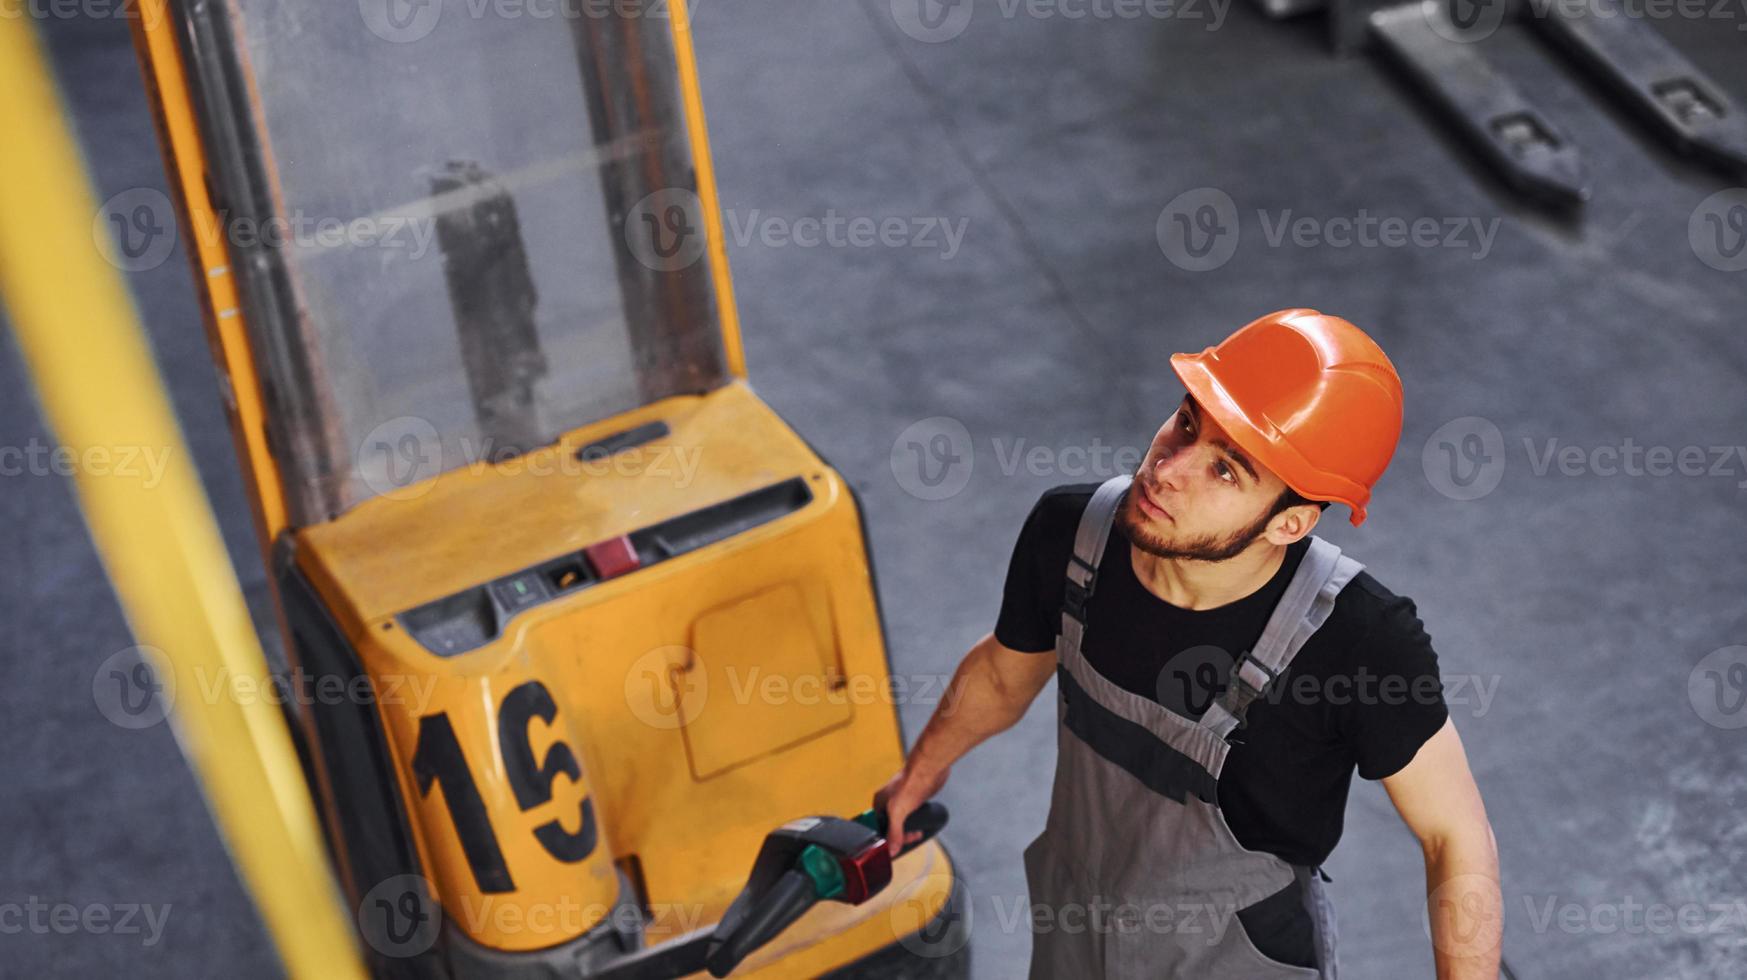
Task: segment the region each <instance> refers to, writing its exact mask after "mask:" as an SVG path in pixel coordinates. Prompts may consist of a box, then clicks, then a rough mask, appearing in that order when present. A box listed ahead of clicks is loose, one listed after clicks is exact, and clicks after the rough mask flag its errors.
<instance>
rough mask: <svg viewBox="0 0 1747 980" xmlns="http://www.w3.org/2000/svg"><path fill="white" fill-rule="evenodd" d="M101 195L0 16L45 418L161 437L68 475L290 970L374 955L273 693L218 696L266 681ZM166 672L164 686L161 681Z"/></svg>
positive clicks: (49, 92)
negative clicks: (362, 947) (112, 254)
mask: <svg viewBox="0 0 1747 980" xmlns="http://www.w3.org/2000/svg"><path fill="white" fill-rule="evenodd" d="M96 213H97V205H96V202H95V201H94V200H93V199H92V195H91V191H90V188H89V186H88V185H87V183H86V178H85V171H84V162H83V160H82V159H81V157H80V154H79V151H78V148H77V146H76V145H75V144H74V142H73V138H72V136H71V135H70V133H69V132H68V129H67V127H66V125H65V123H64V121H63V118H62V109H61V103H60V98H59V95H58V93H57V92H56V90H55V87H54V84H53V81H52V79H51V76H50V74H49V70H48V65H47V63H46V61H45V59H44V57H43V53H42V50H41V48H40V46H39V42H38V39H37V38H36V36H35V31H34V29H33V26H32V24H31V23H30V21H29V19H27V18H22V17H0V298H3V300H4V303H5V306H6V309H7V312H8V314H9V316H10V318H11V321H12V326H13V329H14V330H15V331H16V332H17V335H18V342H19V346H20V347H21V348H22V350H23V352H24V356H25V360H26V362H27V363H28V365H29V368H30V373H31V376H32V377H33V379H34V380H35V383H36V389H37V395H38V397H39V399H40V401H41V404H42V408H43V412H44V415H45V417H46V418H47V420H48V422H49V425H50V426H51V427H52V428H53V429H54V432H55V435H56V437H57V439H58V440H59V441H60V443H61V444H62V445H63V446H65V447H67V448H68V449H70V450H72V452H73V453H74V454H75V455H74V458H77V459H82V458H86V456H85V453H86V451H87V450H89V449H92V448H97V449H107V448H111V447H138V448H141V449H150V450H152V451H154V452H158V453H161V454H167V457H166V458H167V465H165V466H164V467H163V469H162V471H161V472H158V473H156V474H154V473H151V472H149V471H150V468H149V467H134V468H125V469H126V470H127V471H130V472H131V475H124V468H121V467H116V468H114V469H115V471H116V472H115V473H113V474H106V475H103V476H95V475H92V474H90V473H85V472H80V473H79V475H78V476H76V477H75V487H76V489H77V492H78V496H79V503H80V506H81V508H82V509H83V510H84V513H85V520H86V522H87V523H88V524H89V525H90V528H91V537H92V539H93V540H94V541H95V542H96V545H97V550H98V553H99V554H100V555H101V557H102V559H103V564H104V567H105V569H106V570H107V571H108V573H109V578H110V580H111V582H113V583H114V586H115V591H116V594H117V596H118V597H119V598H120V600H121V605H122V609H123V610H124V611H125V613H126V615H127V620H128V624H129V626H130V627H131V628H132V630H133V633H134V635H135V636H136V637H137V638H138V640H139V642H140V643H141V644H143V645H147V646H152V647H157V648H159V649H161V650H162V651H164V653H165V654H166V657H167V662H168V665H169V669H170V670H171V671H172V673H173V675H174V679H175V684H174V688H173V689H174V690H176V691H178V692H179V696H178V697H177V698H176V700H175V703H174V708H173V711H172V713H171V718H172V722H173V724H174V725H175V730H176V735H177V738H178V739H179V740H180V742H181V745H182V748H183V751H184V752H185V753H186V754H187V756H188V760H189V762H190V764H191V765H192V766H193V768H194V771H195V773H196V774H197V775H198V776H199V777H200V782H201V785H202V786H203V787H204V789H205V792H206V798H207V802H208V804H209V806H210V807H211V810H212V813H213V816H214V818H215V819H216V820H217V822H218V827H219V831H220V833H221V834H222V835H223V837H224V840H225V843H226V845H227V846H228V847H229V849H230V853H231V857H232V859H233V860H234V861H235V862H236V866H237V870H238V872H239V873H240V874H241V876H242V879H243V882H244V883H245V884H246V885H247V887H248V889H249V892H250V894H251V895H252V896H253V897H254V900H255V905H256V907H257V908H258V909H259V910H260V912H261V916H262V918H263V919H264V920H265V921H266V924H267V929H268V931H269V933H270V934H271V935H272V937H273V941H274V943H275V944H276V946H277V948H278V951H279V958H280V961H281V962H282V963H284V965H285V968H286V970H287V972H289V973H290V974H291V975H292V976H293V977H296V978H306V977H307V978H312V980H334V978H341V980H348V978H354V977H356V978H361V977H363V976H364V968H363V965H362V963H361V961H360V959H359V956H358V951H357V946H356V944H355V942H354V940H353V935H354V933H353V929H352V925H351V921H350V916H349V915H348V914H347V910H346V909H345V908H344V905H343V903H342V901H341V899H340V893H339V891H338V889H336V888H335V886H334V882H333V879H332V877H331V876H330V874H329V871H328V862H327V854H326V849H325V846H324V844H323V840H322V836H321V830H320V827H319V825H318V824H317V822H316V815H315V810H314V807H313V805H312V803H311V801H310V796H309V789H308V787H307V785H305V783H304V781H303V775H302V770H301V769H300V767H299V765H298V761H297V756H296V753H295V751H294V749H293V747H292V744H291V739H290V735H289V733H288V732H287V730H286V727H285V723H284V720H283V718H282V717H281V716H280V714H279V709H278V707H277V706H276V705H275V704H273V703H272V702H271V701H270V700H269V699H267V698H261V697H256V698H247V699H244V698H237V697H230V696H226V695H219V696H216V697H212V696H208V694H207V692H209V691H212V690H220V691H226V692H228V691H230V690H233V689H234V688H232V687H231V685H229V684H227V683H220V682H221V681H224V680H226V679H230V678H249V679H252V680H254V681H255V682H256V683H257V685H258V686H257V687H256V688H254V689H255V690H262V689H263V688H262V687H260V686H259V685H261V684H264V682H265V681H266V675H267V667H266V660H265V658H264V657H263V656H262V654H261V647H260V642H259V640H258V638H257V637H256V636H255V632H254V628H253V626H252V624H251V623H250V620H249V614H248V610H247V608H246V606H245V605H244V602H243V596H242V592H241V590H240V589H239V588H238V586H237V580H236V573H235V571H234V570H233V569H232V568H231V566H230V560H229V557H228V556H227V555H226V554H225V550H224V545H223V542H222V541H221V540H220V538H219V533H218V527H217V524H216V523H215V521H214V519H213V516H212V511H211V509H210V507H209V506H208V504H207V501H206V495H205V491H204V490H203V489H202V488H201V485H200V481H199V478H198V477H197V476H196V474H195V470H194V465H193V461H192V460H191V459H190V458H189V454H188V450H187V447H186V445H185V444H184V443H183V441H182V435H181V431H180V430H179V428H178V427H177V424H176V418H175V414H174V412H173V410H172V409H171V407H170V403H169V399H168V398H167V397H166V395H165V392H164V387H163V383H162V381H161V379H160V378H159V376H158V373H157V367H156V364H155V363H154V362H153V360H152V355H151V351H150V350H149V348H148V346H147V344H146V340H145V337H144V336H143V334H142V332H141V330H140V327H139V324H138V322H137V318H136V317H135V314H134V309H133V304H132V300H131V298H130V297H129V295H128V293H127V289H126V286H125V285H124V284H123V282H122V281H121V278H120V276H119V274H118V272H117V270H115V269H114V268H112V267H110V266H109V265H107V264H106V263H105V261H104V259H103V258H102V256H101V255H100V254H99V252H98V251H97V248H96V244H95V241H94V239H93V227H92V226H93V220H94V217H95V215H96ZM166 686H167V687H168V685H166Z"/></svg>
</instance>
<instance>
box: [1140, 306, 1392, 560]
mask: <svg viewBox="0 0 1747 980" xmlns="http://www.w3.org/2000/svg"><path fill="white" fill-rule="evenodd" d="M1171 367H1172V368H1174V369H1175V370H1176V372H1177V376H1178V377H1179V378H1182V379H1183V386H1184V387H1186V388H1188V389H1189V394H1190V395H1192V396H1194V398H1195V401H1196V402H1197V403H1198V404H1200V406H1201V408H1202V410H1203V411H1205V412H1207V413H1208V414H1209V415H1211V416H1213V418H1214V420H1215V421H1217V422H1218V423H1219V424H1220V425H1221V426H1222V427H1223V428H1224V429H1225V431H1226V432H1228V433H1230V434H1231V438H1232V440H1233V441H1234V442H1236V443H1237V444H1238V446H1239V447H1240V448H1242V449H1243V450H1244V451H1245V452H1248V453H1249V454H1250V455H1251V456H1253V457H1255V459H1256V460H1258V461H1259V462H1261V463H1262V465H1264V466H1266V467H1267V468H1268V469H1270V470H1273V471H1274V472H1275V473H1276V474H1278V475H1279V477H1280V479H1282V480H1285V481H1286V485H1287V486H1289V487H1291V488H1292V489H1294V490H1296V491H1298V492H1299V493H1300V494H1302V495H1303V496H1305V497H1307V498H1309V499H1311V500H1333V501H1336V502H1338V503H1343V504H1346V505H1347V507H1348V508H1350V509H1351V510H1352V512H1353V524H1354V525H1355V526H1356V525H1359V524H1363V523H1364V522H1365V507H1366V505H1367V504H1369V503H1370V502H1371V487H1372V486H1373V485H1374V484H1376V482H1377V478H1378V477H1380V476H1382V475H1383V471H1384V470H1385V469H1387V468H1388V466H1389V459H1390V457H1392V456H1394V455H1395V444H1396V442H1397V441H1398V440H1400V438H1401V376H1400V375H1398V374H1396V373H1395V365H1393V364H1391V363H1389V357H1388V356H1387V355H1385V354H1384V353H1383V348H1381V347H1378V346H1377V342H1376V341H1374V340H1372V339H1371V338H1370V337H1367V336H1366V335H1365V332H1364V331H1363V330H1360V329H1359V328H1358V327H1355V326H1353V325H1352V324H1351V323H1348V322H1347V321H1346V320H1343V319H1341V318H1340V317H1338V316H1327V315H1325V314H1322V313H1318V312H1317V311H1315V310H1306V309H1294V310H1281V311H1279V312H1277V313H1270V314H1268V315H1267V316H1264V317H1261V318H1260V319H1258V320H1255V321H1254V322H1252V323H1249V324H1247V325H1245V326H1244V327H1243V328H1242V329H1241V330H1239V331H1238V332H1237V333H1234V334H1232V335H1231V336H1230V337H1227V338H1225V340H1223V341H1221V342H1220V343H1219V344H1218V345H1216V346H1214V347H1209V348H1207V349H1206V350H1204V351H1202V352H1201V353H1199V354H1173V355H1172V356H1171Z"/></svg>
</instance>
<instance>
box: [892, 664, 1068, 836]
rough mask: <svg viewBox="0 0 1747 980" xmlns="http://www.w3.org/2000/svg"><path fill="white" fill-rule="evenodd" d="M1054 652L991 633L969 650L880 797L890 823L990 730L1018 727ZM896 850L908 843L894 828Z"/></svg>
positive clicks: (936, 786) (1045, 679) (934, 788)
mask: <svg viewBox="0 0 1747 980" xmlns="http://www.w3.org/2000/svg"><path fill="white" fill-rule="evenodd" d="M1055 660H1056V658H1055V653H1054V652H1053V651H1048V652H1044V653H1021V652H1020V651H1018V650H1014V649H1012V648H1010V647H1007V646H1003V645H1002V644H1001V641H999V640H997V639H995V634H993V633H990V634H988V635H987V636H984V637H983V638H982V639H981V640H978V641H977V643H976V645H975V646H973V647H971V650H970V652H969V653H967V654H965V658H964V661H963V662H961V663H960V664H959V665H958V671H957V672H956V673H954V674H953V676H952V683H950V684H948V685H947V688H946V696H945V697H944V698H942V699H941V702H940V706H939V707H937V708H935V709H934V716H933V717H932V718H930V719H928V726H927V727H926V728H924V729H922V735H921V736H920V737H919V738H917V739H916V744H915V745H914V746H912V747H911V749H910V758H909V759H908V761H906V762H905V763H904V769H903V771H902V772H899V773H898V774H897V775H896V776H893V777H892V779H891V781H890V782H888V783H887V784H886V786H885V788H884V789H882V790H880V792H879V795H878V796H877V797H876V799H875V803H876V805H879V806H883V807H884V808H885V811H886V826H888V827H893V828H896V827H902V826H904V821H905V819H907V818H908V817H909V816H910V813H911V812H912V811H914V810H915V809H916V808H917V807H918V806H921V805H922V804H923V803H926V802H928V800H929V798H931V797H932V796H934V794H935V793H938V792H939V791H940V788H941V787H942V786H944V785H946V777H947V776H948V775H949V774H950V772H951V770H952V764H953V763H955V762H957V761H958V760H959V759H961V758H963V757H964V755H965V753H967V752H969V751H970V750H971V749H973V748H976V747H977V746H978V745H979V744H981V743H982V742H983V741H984V740H985V739H987V738H989V737H990V736H991V735H996V734H998V733H1000V732H1004V731H1006V730H1007V729H1009V728H1011V727H1013V724H1014V723H1015V722H1017V721H1018V720H1019V719H1020V717H1021V716H1023V715H1024V714H1025V709H1026V708H1028V707H1030V706H1031V702H1032V701H1033V700H1034V699H1035V698H1036V697H1037V692H1039V691H1041V690H1043V686H1044V685H1045V684H1047V683H1049V678H1050V675H1052V674H1054V673H1055ZM890 837H891V848H892V853H893V854H894V855H895V854H897V852H898V850H899V848H901V847H902V846H903V844H904V840H903V835H902V834H900V833H896V832H894V833H892V834H890Z"/></svg>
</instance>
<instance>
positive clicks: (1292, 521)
mask: <svg viewBox="0 0 1747 980" xmlns="http://www.w3.org/2000/svg"><path fill="white" fill-rule="evenodd" d="M1321 519H1322V508H1321V507H1320V506H1318V505H1316V504H1298V505H1296V506H1293V507H1288V508H1286V509H1285V510H1283V511H1281V512H1280V513H1278V514H1275V515H1274V519H1273V520H1271V521H1269V522H1268V530H1267V531H1266V532H1265V533H1264V535H1263V536H1264V537H1266V538H1267V539H1268V543H1269V544H1277V545H1288V544H1292V543H1293V542H1295V541H1298V540H1300V539H1302V538H1303V537H1304V536H1305V535H1307V534H1309V533H1310V532H1311V531H1314V530H1316V522H1317V521H1318V520H1321Z"/></svg>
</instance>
